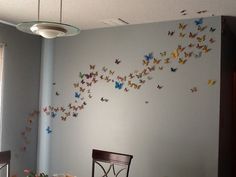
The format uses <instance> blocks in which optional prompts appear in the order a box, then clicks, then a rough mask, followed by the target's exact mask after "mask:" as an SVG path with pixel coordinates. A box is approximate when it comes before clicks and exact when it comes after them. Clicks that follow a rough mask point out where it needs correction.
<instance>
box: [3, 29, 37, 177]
mask: <svg viewBox="0 0 236 177" xmlns="http://www.w3.org/2000/svg"><path fill="white" fill-rule="evenodd" d="M0 42H5V43H6V44H7V46H6V48H5V56H4V74H3V106H2V111H3V112H2V115H3V120H2V147H1V150H11V151H12V160H11V174H12V175H14V174H17V176H22V174H23V170H24V169H26V168H31V169H35V168H36V154H37V151H36V145H37V119H35V120H34V121H33V123H32V124H31V125H29V124H27V118H29V117H30V116H29V113H31V112H32V111H33V110H38V94H39V77H40V52H41V39H40V38H38V37H35V36H32V35H28V34H24V33H22V32H19V31H18V30H16V29H15V28H14V27H11V26H8V25H4V24H0ZM26 126H28V127H31V128H32V130H31V131H29V132H28V133H27V142H29V144H27V145H26V144H25V140H24V139H23V138H24V137H23V136H22V135H21V132H22V131H25V127H26ZM23 146H26V151H22V150H21V148H23Z"/></svg>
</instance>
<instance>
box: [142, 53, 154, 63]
mask: <svg viewBox="0 0 236 177" xmlns="http://www.w3.org/2000/svg"><path fill="white" fill-rule="evenodd" d="M144 58H145V60H146V61H148V62H149V61H150V60H152V59H153V53H152V52H151V53H149V54H147V55H144Z"/></svg>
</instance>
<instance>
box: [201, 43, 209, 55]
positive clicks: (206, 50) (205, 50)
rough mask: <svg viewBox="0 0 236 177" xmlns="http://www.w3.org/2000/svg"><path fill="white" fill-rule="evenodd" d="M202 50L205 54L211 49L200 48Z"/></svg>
mask: <svg viewBox="0 0 236 177" xmlns="http://www.w3.org/2000/svg"><path fill="white" fill-rule="evenodd" d="M202 50H203V51H204V52H205V53H207V52H209V51H210V50H211V49H209V48H208V47H207V46H206V45H205V46H204V47H203V48H202Z"/></svg>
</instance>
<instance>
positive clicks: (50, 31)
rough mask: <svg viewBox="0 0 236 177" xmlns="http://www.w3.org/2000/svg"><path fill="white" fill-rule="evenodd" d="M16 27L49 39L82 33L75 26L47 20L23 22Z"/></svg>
mask: <svg viewBox="0 0 236 177" xmlns="http://www.w3.org/2000/svg"><path fill="white" fill-rule="evenodd" d="M16 28H17V29H18V30H20V31H23V32H25V33H29V34H35V35H40V36H42V37H44V38H48V39H52V38H55V37H65V36H74V35H77V34H79V33H80V29H79V28H76V27H74V26H71V25H67V24H63V23H56V22H47V21H31V22H22V23H19V24H18V25H17V26H16Z"/></svg>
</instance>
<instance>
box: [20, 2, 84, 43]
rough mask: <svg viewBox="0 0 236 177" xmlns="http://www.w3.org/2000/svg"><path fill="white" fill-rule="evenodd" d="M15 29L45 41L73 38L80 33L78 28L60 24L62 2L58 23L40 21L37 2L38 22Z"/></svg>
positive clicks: (23, 24) (26, 23)
mask: <svg viewBox="0 0 236 177" xmlns="http://www.w3.org/2000/svg"><path fill="white" fill-rule="evenodd" d="M16 28H17V29H18V30H20V31H23V32H25V33H29V34H35V35H40V36H42V37H44V38H47V39H53V38H56V37H65V36H74V35H77V34H79V32H80V29H79V28H76V27H74V26H71V25H68V24H64V23H62V0H60V23H57V22H49V21H40V0H38V21H30V22H22V23H19V24H17V25H16Z"/></svg>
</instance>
